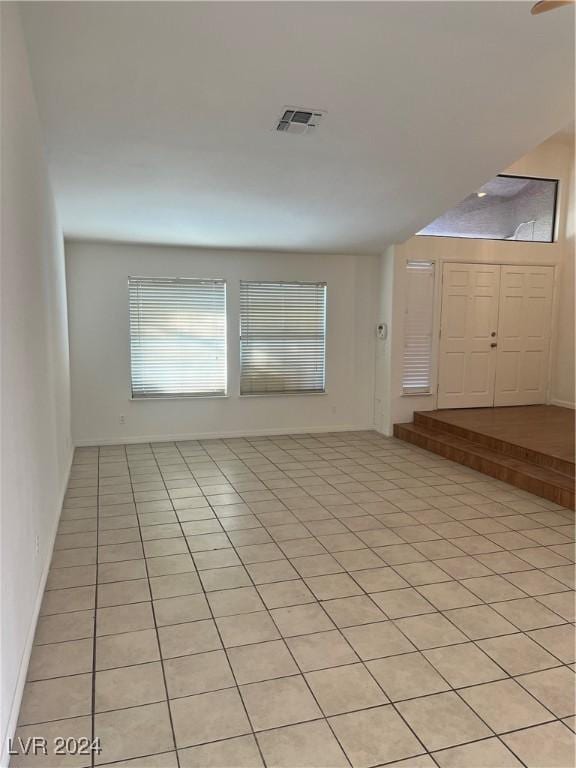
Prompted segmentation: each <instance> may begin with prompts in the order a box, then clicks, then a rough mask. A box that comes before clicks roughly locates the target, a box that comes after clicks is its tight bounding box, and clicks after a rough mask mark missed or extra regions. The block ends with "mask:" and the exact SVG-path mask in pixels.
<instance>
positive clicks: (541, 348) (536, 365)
mask: <svg viewBox="0 0 576 768" xmlns="http://www.w3.org/2000/svg"><path fill="white" fill-rule="evenodd" d="M553 282H554V269H553V267H526V266H524V267H502V268H501V279H500V283H501V286H500V320H499V327H498V354H497V365H496V386H495V396H494V405H534V404H536V403H544V402H546V389H547V386H548V360H549V352H550V324H551V319H552V290H553Z"/></svg>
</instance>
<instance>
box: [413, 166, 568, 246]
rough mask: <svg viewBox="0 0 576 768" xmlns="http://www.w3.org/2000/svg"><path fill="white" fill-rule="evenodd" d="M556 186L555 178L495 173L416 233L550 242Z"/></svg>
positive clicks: (552, 233) (554, 213) (552, 231)
mask: <svg viewBox="0 0 576 768" xmlns="http://www.w3.org/2000/svg"><path fill="white" fill-rule="evenodd" d="M557 187H558V182H557V181H556V180H554V179H532V178H528V177H524V176H504V175H502V176H496V178H495V179H492V181H489V182H488V183H487V184H484V186H483V187H481V188H480V189H479V190H478V191H477V192H474V193H472V194H471V195H468V197H467V198H466V199H465V200H463V201H462V202H461V203H459V204H458V205H457V206H456V207H455V208H452V209H450V210H449V211H447V212H446V213H444V214H443V215H442V216H440V217H439V218H438V219H436V220H435V221H433V222H432V223H431V224H429V225H428V226H427V227H424V229H421V230H420V232H418V234H419V235H435V236H439V237H471V238H479V239H488V240H522V241H528V242H538V243H551V242H552V241H553V240H554V221H555V218H556V193H557Z"/></svg>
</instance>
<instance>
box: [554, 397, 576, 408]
mask: <svg viewBox="0 0 576 768" xmlns="http://www.w3.org/2000/svg"><path fill="white" fill-rule="evenodd" d="M549 405H557V406H559V407H560V408H571V409H572V410H574V409H576V403H574V402H570V401H569V400H557V399H556V398H555V397H552V398H551V399H550V400H549Z"/></svg>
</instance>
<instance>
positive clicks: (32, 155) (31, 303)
mask: <svg viewBox="0 0 576 768" xmlns="http://www.w3.org/2000/svg"><path fill="white" fill-rule="evenodd" d="M0 14H1V27H2V31H1V69H2V83H1V85H2V88H1V90H2V102H1V115H2V125H1V134H2V138H1V160H2V178H1V222H2V234H1V253H2V260H1V269H2V275H1V277H2V281H1V333H2V337H1V342H2V358H1V364H2V368H1V385H2V400H1V418H2V463H1V470H2V477H1V480H2V492H1V515H0V540H1V545H0V546H1V550H0V551H1V596H2V600H1V620H0V626H1V630H0V631H1V647H0V651H1V653H0V660H1V692H0V707H1V712H0V724H1V742H0V743H1V745H2V758H1V760H2V762H1V765H2V766H4V765H6V761H7V757H6V740H7V737H8V736H10V735H12V732H13V729H14V726H15V721H16V718H17V714H18V710H19V706H20V698H21V694H22V686H23V683H24V678H25V674H26V669H27V666H28V658H29V652H30V646H31V642H32V639H33V634H34V629H35V625H36V618H37V613H38V609H39V603H40V599H41V597H42V592H43V589H44V580H45V577H46V572H47V568H48V565H49V562H50V557H51V552H52V545H53V540H54V534H55V529H56V525H57V522H58V517H59V514H60V508H61V504H62V496H63V493H64V489H65V485H66V482H67V478H68V471H69V467H70V460H71V453H72V444H71V438H70V416H69V394H70V393H69V366H68V342H67V328H66V297H65V278H64V251H63V242H62V235H61V231H60V228H59V225H58V221H57V218H56V213H55V208H54V203H53V198H52V192H51V189H50V185H49V182H48V176H47V170H46V163H45V159H44V153H43V148H42V141H41V134H40V129H39V124H38V117H37V112H36V104H35V100H34V95H33V91H32V85H31V81H30V76H29V71H28V62H27V57H26V51H25V48H24V43H23V39H22V35H21V29H20V19H19V15H18V10H17V8H16V6H15V5H14V4H11V3H9V4H7V3H3V4H2V5H1V6H0ZM36 536H38V539H39V551H38V553H36V546H35V538H36Z"/></svg>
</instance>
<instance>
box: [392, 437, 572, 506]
mask: <svg viewBox="0 0 576 768" xmlns="http://www.w3.org/2000/svg"><path fill="white" fill-rule="evenodd" d="M394 436H395V437H397V438H399V439H400V440H405V441H406V442H408V443H412V444H413V445H417V446H419V447H420V448H424V449H426V450H427V451H432V452H433V453H436V454H438V455H439V456H443V457H444V458H446V459H450V460H451V461H456V462H457V463H458V464H464V465H465V466H467V467H470V468H471V469H475V470H476V471H477V472H482V473H483V474H485V475H490V477H494V478H496V479H498V480H502V481H503V482H505V483H510V484H511V485H514V486H516V487H517V488H521V489H522V490H524V491H528V492H529V493H533V494H535V495H537V496H542V497H543V498H545V499H549V500H550V501H553V502H555V503H556V504H560V505H561V506H563V507H568V508H570V509H574V481H573V480H572V478H570V477H568V476H567V475H565V474H562V473H560V472H555V471H554V470H552V469H550V468H549V467H545V466H541V465H540V464H533V463H530V462H529V461H526V460H523V459H520V458H517V457H516V456H510V455H505V454H504V453H499V452H496V451H494V450H493V449H491V448H490V447H489V446H487V445H484V444H482V443H477V442H473V441H472V440H467V439H466V438H464V437H461V436H459V435H456V434H453V433H451V432H444V431H441V430H440V429H438V426H437V425H435V426H434V428H432V429H430V428H428V427H426V426H423V425H422V423H421V422H420V423H415V424H395V425H394Z"/></svg>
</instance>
